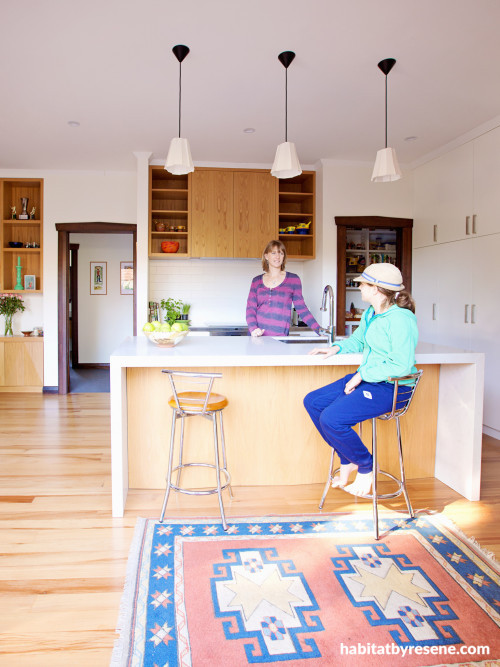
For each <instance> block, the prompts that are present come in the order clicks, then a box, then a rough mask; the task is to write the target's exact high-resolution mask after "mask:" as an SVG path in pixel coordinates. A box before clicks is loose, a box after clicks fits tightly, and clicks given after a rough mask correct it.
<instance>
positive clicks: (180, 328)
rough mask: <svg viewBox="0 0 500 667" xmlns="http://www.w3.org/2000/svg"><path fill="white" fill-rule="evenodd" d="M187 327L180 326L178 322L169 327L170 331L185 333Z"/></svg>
mask: <svg viewBox="0 0 500 667" xmlns="http://www.w3.org/2000/svg"><path fill="white" fill-rule="evenodd" d="M187 328H189V327H186V325H185V324H181V323H180V322H174V323H173V324H172V327H171V331H177V332H179V331H186V329H187Z"/></svg>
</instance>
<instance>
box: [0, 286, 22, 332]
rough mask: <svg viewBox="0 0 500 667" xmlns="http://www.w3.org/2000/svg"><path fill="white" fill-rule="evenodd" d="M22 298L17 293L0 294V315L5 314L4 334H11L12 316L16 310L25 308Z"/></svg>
mask: <svg viewBox="0 0 500 667" xmlns="http://www.w3.org/2000/svg"><path fill="white" fill-rule="evenodd" d="M25 308H26V306H25V305H24V303H23V300H22V299H21V297H20V296H17V294H0V315H4V316H5V333H4V335H5V336H13V335H14V332H13V331H12V317H13V315H14V314H15V313H17V312H18V311H23V310H25Z"/></svg>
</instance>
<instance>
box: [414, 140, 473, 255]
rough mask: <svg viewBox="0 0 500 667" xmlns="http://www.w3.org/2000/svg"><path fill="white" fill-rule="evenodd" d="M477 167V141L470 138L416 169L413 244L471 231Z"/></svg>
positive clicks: (451, 238) (462, 236)
mask: <svg viewBox="0 0 500 667" xmlns="http://www.w3.org/2000/svg"><path fill="white" fill-rule="evenodd" d="M473 168H474V163H473V144H472V142H469V143H467V144H464V145H463V146H460V147H459V148H456V149H455V150H453V151H450V152H449V153H446V154H445V155H442V156H441V157H439V158H436V159H435V160H432V161H431V162H428V163H427V164H424V165H422V166H421V167H418V168H417V169H416V170H415V174H414V177H415V184H414V188H415V217H414V227H413V238H414V241H413V247H415V248H419V247H422V246H427V245H432V244H433V243H448V242H450V241H457V240H459V239H465V238H467V237H468V236H469V235H470V231H471V225H472V214H473V210H472V208H473Z"/></svg>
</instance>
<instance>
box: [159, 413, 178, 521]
mask: <svg viewBox="0 0 500 667" xmlns="http://www.w3.org/2000/svg"><path fill="white" fill-rule="evenodd" d="M176 421H177V415H176V412H175V410H172V430H171V432H170V452H169V455H168V472H167V488H166V490H165V497H164V499H163V507H162V508H161V516H160V523H163V517H164V515H165V510H166V509H167V502H168V496H169V494H170V485H171V481H170V480H171V478H172V461H173V458H174V440H175V423H176Z"/></svg>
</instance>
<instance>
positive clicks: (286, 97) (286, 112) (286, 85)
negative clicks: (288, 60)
mask: <svg viewBox="0 0 500 667" xmlns="http://www.w3.org/2000/svg"><path fill="white" fill-rule="evenodd" d="M287 141H288V69H287V68H285V142H287Z"/></svg>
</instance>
